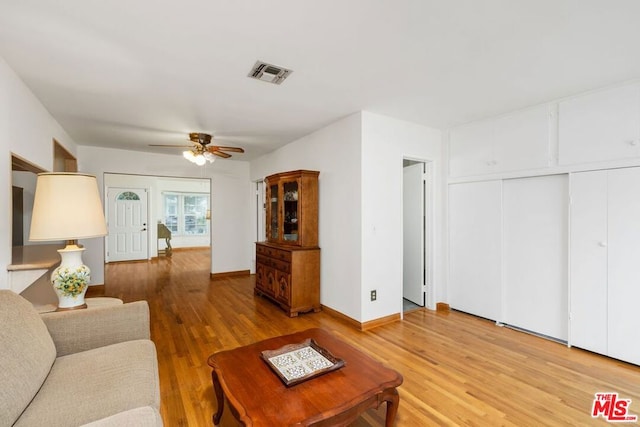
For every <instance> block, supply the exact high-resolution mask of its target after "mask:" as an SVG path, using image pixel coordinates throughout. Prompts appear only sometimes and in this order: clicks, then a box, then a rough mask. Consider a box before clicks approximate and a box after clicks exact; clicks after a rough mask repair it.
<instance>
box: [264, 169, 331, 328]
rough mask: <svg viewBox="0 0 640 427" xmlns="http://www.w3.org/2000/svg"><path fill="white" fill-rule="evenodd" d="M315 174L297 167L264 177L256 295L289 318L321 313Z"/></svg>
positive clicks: (316, 183)
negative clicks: (263, 223) (264, 231)
mask: <svg viewBox="0 0 640 427" xmlns="http://www.w3.org/2000/svg"><path fill="white" fill-rule="evenodd" d="M319 173H320V172H317V171H308V170H297V171H291V172H283V173H279V174H276V175H271V176H268V177H267V178H266V179H265V183H266V201H267V202H266V214H267V215H266V216H267V218H266V226H267V227H266V228H267V240H266V241H265V242H257V243H256V286H255V294H256V295H264V296H266V297H268V298H269V299H271V300H272V301H274V302H275V303H277V304H279V305H280V307H282V309H283V310H284V311H285V312H286V313H287V314H288V315H289V316H291V317H295V316H297V315H298V313H300V312H306V311H311V310H313V311H315V312H318V311H320V248H319V247H318V175H319Z"/></svg>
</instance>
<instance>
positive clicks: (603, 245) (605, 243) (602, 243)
mask: <svg viewBox="0 0 640 427" xmlns="http://www.w3.org/2000/svg"><path fill="white" fill-rule="evenodd" d="M598 246H600V247H601V248H606V247H607V242H598Z"/></svg>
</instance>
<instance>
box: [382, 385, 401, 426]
mask: <svg viewBox="0 0 640 427" xmlns="http://www.w3.org/2000/svg"><path fill="white" fill-rule="evenodd" d="M385 400H386V401H387V417H386V420H385V424H384V425H385V426H386V427H393V423H394V421H395V419H396V414H397V413H398V404H399V403H400V396H398V390H396V389H395V388H394V389H393V391H391V392H389V393H388V395H387V396H385Z"/></svg>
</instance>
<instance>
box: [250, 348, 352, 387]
mask: <svg viewBox="0 0 640 427" xmlns="http://www.w3.org/2000/svg"><path fill="white" fill-rule="evenodd" d="M260 357H262V360H264V361H265V362H266V363H267V365H269V367H270V368H271V369H272V370H273V372H275V373H276V374H277V375H278V377H280V379H281V380H282V382H283V383H284V385H286V386H287V387H290V386H292V385H295V384H298V383H301V382H303V381H306V380H309V379H311V378H315V377H317V376H319V375H322V374H326V373H327V372H331V371H334V370H336V369H339V368H342V367H343V366H344V365H345V362H344V360H342V359H338V358H336V357H334V356H333V355H332V354H331V353H330V352H329V351H328V350H327V349H325V348H322V347H321V346H320V345H318V343H317V342H315V341H314V340H313V339H311V338H308V339H306V340H304V341H303V342H301V343H298V344H288V345H285V346H284V347H282V348H279V349H277V350H265V351H263V352H262V353H260Z"/></svg>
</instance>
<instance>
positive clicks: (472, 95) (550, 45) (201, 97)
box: [0, 0, 640, 160]
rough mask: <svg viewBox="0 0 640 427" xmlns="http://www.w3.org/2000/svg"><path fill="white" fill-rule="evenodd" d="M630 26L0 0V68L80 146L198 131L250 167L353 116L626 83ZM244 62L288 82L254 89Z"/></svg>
mask: <svg viewBox="0 0 640 427" xmlns="http://www.w3.org/2000/svg"><path fill="white" fill-rule="evenodd" d="M639 18H640V1H638V0H393V1H392V0H322V1H310V0H271V1H260V0H251V1H250V0H244V1H243V0H235V1H234V0H182V1H175V0H127V1H123V0H110V1H104V0H60V1H50V0H0V56H2V57H3V58H4V59H5V60H6V61H7V62H8V64H9V65H10V66H11V67H12V68H13V70H14V71H15V72H16V73H17V74H18V75H19V76H20V77H21V78H22V79H23V80H24V81H25V83H26V84H27V85H28V86H29V87H30V88H31V90H32V91H33V92H34V93H35V95H36V96H37V97H38V98H39V99H40V100H41V101H42V102H43V104H44V105H45V106H46V107H47V109H48V110H49V111H50V112H51V114H52V115H53V116H54V117H55V118H56V119H57V120H58V122H59V123H60V124H61V125H62V126H63V127H64V128H65V129H66V131H67V132H68V133H69V135H70V136H71V137H72V138H73V139H74V140H75V141H76V142H77V143H78V144H81V145H95V146H105V147H114V148H124V149H133V150H144V151H151V150H153V151H156V152H158V150H165V151H163V152H167V151H166V150H168V149H151V148H150V147H148V144H158V143H159V144H176V143H181V142H186V141H187V133H188V132H192V131H205V132H210V133H213V134H214V135H215V137H216V139H217V140H218V143H220V144H223V143H224V144H226V145H240V146H242V147H244V148H245V149H246V150H247V153H246V154H245V155H234V158H235V159H243V160H248V159H250V158H253V157H255V156H258V155H260V154H263V153H265V152H268V151H271V150H273V149H274V148H277V147H279V146H281V145H284V144H286V143H288V142H290V141H292V140H295V139H297V138H299V137H301V136H303V135H306V134H308V133H310V132H313V131H314V130H316V129H319V128H321V127H323V126H325V125H327V124H329V123H331V122H333V121H335V120H336V119H338V118H340V117H343V116H346V115H348V114H351V113H354V112H356V111H359V110H368V111H371V112H375V113H379V114H384V115H388V116H391V117H396V118H400V119H405V120H409V121H412V122H417V123H422V124H425V125H428V126H432V127H436V128H446V127H449V126H452V125H456V124H460V123H464V122H467V121H471V120H474V119H478V118H482V117H488V116H492V115H495V114H500V113H503V112H507V111H510V110H514V109H518V108H522V107H525V106H529V105H533V104H537V103H541V102H545V101H549V100H552V99H556V98H561V97H565V96H568V95H571V94H575V93H579V92H582V91H585V90H589V89H593V88H597V87H602V86H606V85H609V84H614V83H619V82H623V81H626V80H631V79H636V78H638V77H640V24H639V22H638V21H639ZM256 60H263V61H266V62H270V63H272V64H275V65H279V66H282V67H286V68H290V69H293V71H294V72H293V74H291V76H290V77H289V78H288V79H287V80H286V81H285V82H284V83H283V84H282V85H281V86H276V85H272V84H268V83H264V82H261V81H257V80H252V79H249V78H247V73H248V72H249V70H250V68H251V66H252V65H253V64H254V63H255V61H256ZM177 154H178V153H177Z"/></svg>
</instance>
